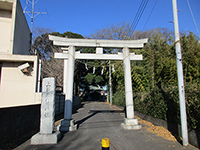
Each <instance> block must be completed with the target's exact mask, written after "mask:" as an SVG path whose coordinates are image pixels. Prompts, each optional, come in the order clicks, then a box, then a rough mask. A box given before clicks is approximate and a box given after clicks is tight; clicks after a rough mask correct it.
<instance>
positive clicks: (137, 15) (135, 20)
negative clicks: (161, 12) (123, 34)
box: [128, 0, 149, 37]
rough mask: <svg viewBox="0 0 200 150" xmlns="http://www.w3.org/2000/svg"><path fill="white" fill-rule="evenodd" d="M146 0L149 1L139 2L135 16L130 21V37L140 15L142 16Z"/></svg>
mask: <svg viewBox="0 0 200 150" xmlns="http://www.w3.org/2000/svg"><path fill="white" fill-rule="evenodd" d="M148 2H149V0H143V1H142V2H141V4H140V7H139V9H138V11H137V13H136V16H135V18H134V20H133V22H132V24H131V26H130V28H129V30H128V35H129V37H131V36H132V35H133V33H134V31H135V29H136V27H137V25H138V23H139V21H140V19H141V17H142V14H143V13H144V10H145V8H146V6H147V4H148Z"/></svg>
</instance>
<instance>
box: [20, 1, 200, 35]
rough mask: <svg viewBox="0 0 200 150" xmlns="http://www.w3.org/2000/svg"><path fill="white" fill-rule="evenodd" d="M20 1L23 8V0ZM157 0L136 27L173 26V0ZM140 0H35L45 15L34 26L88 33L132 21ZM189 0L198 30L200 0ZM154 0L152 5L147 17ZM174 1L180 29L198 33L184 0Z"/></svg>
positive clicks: (146, 10)
mask: <svg viewBox="0 0 200 150" xmlns="http://www.w3.org/2000/svg"><path fill="white" fill-rule="evenodd" d="M20 1H21V4H22V7H23V8H24V7H25V4H26V3H25V2H26V0H20ZM30 1H32V0H30ZM35 1H36V0H35ZM156 1H157V0H149V2H148V5H147V7H146V9H145V11H144V13H143V15H142V17H141V19H140V22H139V23H138V25H137V28H136V30H143V29H144V30H147V29H152V28H157V27H165V28H169V29H171V30H173V28H174V25H173V23H169V21H173V13H172V0H158V1H157V3H156ZM141 2H142V0H57V1H55V0H38V2H37V3H36V4H35V11H41V12H44V11H46V12H48V15H38V16H36V17H35V18H34V26H36V27H44V28H50V29H52V30H53V31H56V32H60V33H64V32H66V31H71V32H74V33H79V34H82V35H83V36H87V35H89V34H90V33H93V32H95V30H98V29H102V28H105V27H107V26H110V25H113V24H118V23H121V22H123V21H125V22H127V23H130V24H131V23H132V21H133V19H134V17H135V15H136V13H137V10H138V7H139V6H140V3H141ZM189 2H190V5H191V8H192V11H193V14H194V17H195V20H196V23H197V26H198V29H199V30H200V9H199V7H200V0H189ZM155 3H156V6H155V9H154V10H153V13H152V15H151V16H150V18H149V20H148V17H149V14H150V13H151V11H152V9H153V6H154V4H155ZM177 3H178V9H179V10H181V11H179V13H178V17H179V29H180V31H181V32H188V31H192V32H194V33H195V34H197V30H196V27H195V25H194V22H193V19H192V16H191V13H190V10H189V7H188V4H187V0H177ZM29 4H30V3H29ZM27 10H28V8H27ZM26 18H27V21H28V23H29V24H30V17H29V16H28V15H26ZM147 20H148V22H147ZM146 22H147V24H146V26H144V25H145V23H146Z"/></svg>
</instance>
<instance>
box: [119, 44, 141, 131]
mask: <svg viewBox="0 0 200 150" xmlns="http://www.w3.org/2000/svg"><path fill="white" fill-rule="evenodd" d="M123 54H124V61H123V64H124V82H125V98H126V118H125V119H124V123H122V124H121V126H122V127H123V128H125V129H140V128H141V127H142V126H141V125H139V124H138V119H136V118H134V106H133V92H132V91H133V90H132V79H131V65H130V53H129V48H128V47H124V48H123Z"/></svg>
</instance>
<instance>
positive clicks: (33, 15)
mask: <svg viewBox="0 0 200 150" xmlns="http://www.w3.org/2000/svg"><path fill="white" fill-rule="evenodd" d="M38 1H39V0H36V1H35V0H32V1H30V0H26V5H27V6H26V7H25V9H24V13H27V14H28V15H29V16H30V17H31V35H30V36H31V43H32V34H33V19H34V18H35V17H36V16H37V15H39V14H47V12H35V11H34V7H35V4H36V3H37V2H38ZM28 3H30V4H31V11H26V8H27V7H28Z"/></svg>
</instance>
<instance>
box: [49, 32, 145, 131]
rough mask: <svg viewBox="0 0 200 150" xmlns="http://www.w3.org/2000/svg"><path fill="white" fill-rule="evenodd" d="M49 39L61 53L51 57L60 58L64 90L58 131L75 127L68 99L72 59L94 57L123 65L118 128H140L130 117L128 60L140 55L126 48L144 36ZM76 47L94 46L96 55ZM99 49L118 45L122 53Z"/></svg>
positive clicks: (140, 44) (139, 44)
mask: <svg viewBox="0 0 200 150" xmlns="http://www.w3.org/2000/svg"><path fill="white" fill-rule="evenodd" d="M49 39H50V40H52V41H53V44H54V45H56V46H60V47H64V48H63V53H55V55H54V57H55V58H58V59H64V77H63V80H64V82H63V92H64V93H65V110H64V120H63V121H62V122H61V127H60V130H61V131H72V130H75V129H76V126H75V125H74V120H72V99H73V83H74V60H75V59H93V60H95V59H98V60H122V61H123V64H124V80H125V97H126V117H127V118H125V120H124V123H122V124H121V125H122V127H124V128H125V129H140V128H141V125H139V124H138V120H137V119H136V118H134V106H133V93H132V79H131V66H130V60H142V59H143V58H142V55H135V53H129V49H130V48H142V47H143V46H144V43H147V41H148V39H140V40H94V39H71V38H63V37H57V36H53V35H49ZM76 47H96V54H89V53H80V51H77V52H76V51H75V48H76ZM103 48H121V49H123V52H122V53H118V54H103Z"/></svg>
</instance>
